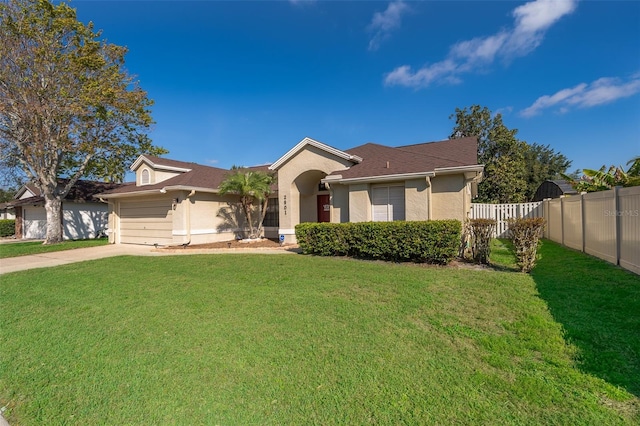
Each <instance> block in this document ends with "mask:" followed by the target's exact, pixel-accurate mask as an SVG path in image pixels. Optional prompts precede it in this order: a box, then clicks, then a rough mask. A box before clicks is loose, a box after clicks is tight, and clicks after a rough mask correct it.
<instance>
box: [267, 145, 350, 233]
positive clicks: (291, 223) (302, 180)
mask: <svg viewBox="0 0 640 426" xmlns="http://www.w3.org/2000/svg"><path fill="white" fill-rule="evenodd" d="M351 165H352V163H351V162H350V161H348V160H345V159H342V158H339V157H337V156H335V155H332V154H329V153H327V152H326V151H323V150H321V149H319V148H316V147H314V146H311V145H307V146H305V147H304V148H303V149H301V150H300V151H299V152H297V153H296V154H295V155H294V156H292V157H291V158H290V159H289V160H288V161H287V162H285V163H284V164H283V165H281V166H280V167H279V168H278V197H279V199H280V201H279V202H280V206H279V209H280V228H279V233H280V234H283V235H284V236H285V242H287V243H289V242H295V231H294V229H295V226H296V225H297V224H298V223H300V222H304V221H312V222H315V221H316V220H317V194H318V190H317V188H318V185H319V184H320V180H321V179H322V178H324V177H325V176H326V175H328V174H329V173H332V172H334V171H336V170H344V169H346V168H348V167H350V166H351Z"/></svg>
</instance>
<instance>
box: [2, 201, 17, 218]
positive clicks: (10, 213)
mask: <svg viewBox="0 0 640 426" xmlns="http://www.w3.org/2000/svg"><path fill="white" fill-rule="evenodd" d="M15 218H16V214H15V212H14V210H13V207H11V205H10V204H9V203H0V220H1V219H15Z"/></svg>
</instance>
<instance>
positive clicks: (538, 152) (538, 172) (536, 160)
mask: <svg viewBox="0 0 640 426" xmlns="http://www.w3.org/2000/svg"><path fill="white" fill-rule="evenodd" d="M524 159H525V164H526V167H525V174H526V179H527V190H526V199H527V200H532V199H533V197H534V196H535V194H536V191H537V190H538V187H539V186H540V185H541V184H542V183H543V182H544V181H546V180H553V179H560V178H562V174H563V173H565V172H566V171H567V169H568V168H569V167H570V166H571V161H570V160H569V159H567V157H565V156H564V155H562V154H561V153H559V152H556V151H555V150H554V149H552V148H551V147H550V146H549V145H539V144H537V143H533V144H530V145H528V147H527V150H526V151H525V153H524Z"/></svg>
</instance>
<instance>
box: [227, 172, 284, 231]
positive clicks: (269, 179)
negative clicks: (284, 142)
mask: <svg viewBox="0 0 640 426" xmlns="http://www.w3.org/2000/svg"><path fill="white" fill-rule="evenodd" d="M274 181H275V177H274V176H273V175H271V174H269V173H265V172H262V171H256V170H249V169H245V168H242V167H236V166H234V167H232V169H231V173H230V174H229V175H228V176H227V177H226V178H225V180H224V181H222V183H221V184H220V188H219V189H220V194H221V195H225V194H236V195H239V196H240V206H241V207H242V212H243V213H244V215H245V218H246V219H247V224H248V225H249V237H250V238H257V237H258V236H259V234H260V233H261V232H262V222H263V221H264V216H265V212H266V209H267V202H268V200H269V194H270V193H271V185H272V184H273V183H274ZM256 205H257V206H259V208H260V211H259V215H260V218H259V220H258V226H257V227H256V226H254V221H253V211H254V209H255V207H256ZM256 228H257V232H256Z"/></svg>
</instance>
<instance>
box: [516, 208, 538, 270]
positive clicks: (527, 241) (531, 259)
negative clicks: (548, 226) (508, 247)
mask: <svg viewBox="0 0 640 426" xmlns="http://www.w3.org/2000/svg"><path fill="white" fill-rule="evenodd" d="M544 224H545V221H544V219H543V218H541V217H535V218H519V219H510V220H509V234H510V235H511V241H512V242H513V246H514V248H515V250H516V261H517V263H518V266H520V270H521V271H522V272H527V273H528V272H531V270H532V269H533V267H534V266H535V264H536V255H537V252H538V242H539V240H540V236H541V235H542V230H543V229H544Z"/></svg>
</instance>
